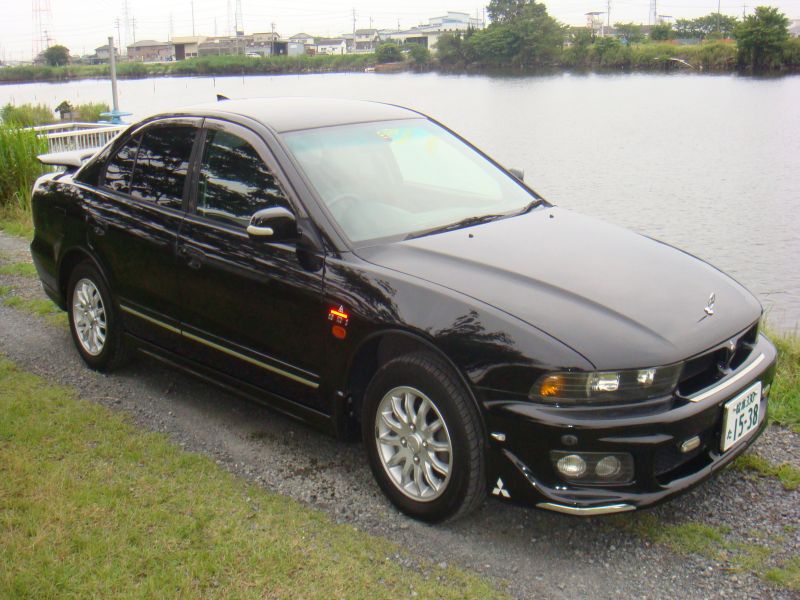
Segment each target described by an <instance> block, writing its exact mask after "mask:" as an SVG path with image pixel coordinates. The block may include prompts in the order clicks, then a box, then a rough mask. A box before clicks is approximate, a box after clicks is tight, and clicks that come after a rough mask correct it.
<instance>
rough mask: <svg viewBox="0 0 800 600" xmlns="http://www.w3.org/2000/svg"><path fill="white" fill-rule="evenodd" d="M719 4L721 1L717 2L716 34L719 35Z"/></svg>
mask: <svg viewBox="0 0 800 600" xmlns="http://www.w3.org/2000/svg"><path fill="white" fill-rule="evenodd" d="M721 3H722V0H717V33H719V32H720V24H719V17H720V15H719V7H720V4H721Z"/></svg>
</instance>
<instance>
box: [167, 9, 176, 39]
mask: <svg viewBox="0 0 800 600" xmlns="http://www.w3.org/2000/svg"><path fill="white" fill-rule="evenodd" d="M173 37H175V21H174V20H173V18H172V13H169V40H168V41H170V42H171V41H172V38H173Z"/></svg>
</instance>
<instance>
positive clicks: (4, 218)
mask: <svg viewBox="0 0 800 600" xmlns="http://www.w3.org/2000/svg"><path fill="white" fill-rule="evenodd" d="M0 230H2V231H5V232H6V233H8V234H9V235H15V236H17V237H21V238H25V239H26V240H32V239H33V219H32V218H31V213H30V211H28V210H23V209H21V208H19V207H16V206H9V207H6V208H3V206H2V203H1V202H0Z"/></svg>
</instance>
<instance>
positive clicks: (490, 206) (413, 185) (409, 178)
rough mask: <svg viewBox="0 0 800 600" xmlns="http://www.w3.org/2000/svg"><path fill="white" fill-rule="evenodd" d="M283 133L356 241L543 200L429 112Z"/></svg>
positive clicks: (420, 229)
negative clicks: (424, 115) (429, 117)
mask: <svg viewBox="0 0 800 600" xmlns="http://www.w3.org/2000/svg"><path fill="white" fill-rule="evenodd" d="M283 138H284V140H285V141H286V144H287V145H288V146H289V149H290V150H291V152H292V153H293V154H294V156H295V157H296V158H297V160H298V161H299V163H300V165H301V166H302V168H303V170H304V171H305V173H306V175H307V176H308V178H309V179H310V180H311V183H312V184H313V186H314V188H315V189H316V191H317V193H318V194H319V196H320V198H322V201H323V202H324V203H325V205H326V206H327V207H328V210H329V211H330V213H331V215H333V218H334V219H336V222H337V223H338V224H339V226H340V227H341V228H342V229H343V230H344V232H345V234H346V235H347V237H348V238H350V240H351V241H352V242H355V243H363V242H365V241H369V240H375V239H379V238H387V237H393V236H401V237H406V236H409V235H413V234H417V233H422V232H425V231H427V230H433V229H438V228H440V227H444V226H447V225H449V224H453V223H458V222H461V221H464V224H465V225H466V224H469V219H471V218H474V217H484V216H486V215H506V214H513V213H514V212H518V211H520V210H523V209H524V208H525V207H526V206H528V205H529V204H530V203H531V202H532V201H534V200H536V197H535V196H533V195H532V194H531V192H530V191H528V190H527V189H526V188H524V187H523V186H522V185H520V184H519V182H517V180H516V179H514V178H513V177H512V176H511V175H509V174H508V173H506V172H505V171H503V170H502V169H499V168H498V167H496V166H495V165H493V164H492V163H491V162H489V161H488V160H486V158H484V157H483V156H481V155H480V154H479V153H478V152H476V151H475V150H473V149H472V148H471V147H469V146H468V145H467V144H465V143H464V142H462V141H461V140H459V139H458V138H457V137H455V136H454V135H452V134H451V133H449V132H448V131H447V130H445V129H443V128H442V127H439V126H438V125H436V124H434V123H432V122H430V121H428V120H427V119H410V120H403V121H382V122H377V123H360V124H357V125H342V126H338V127H325V128H321V129H309V130H305V131H296V132H292V133H287V134H284V135H283Z"/></svg>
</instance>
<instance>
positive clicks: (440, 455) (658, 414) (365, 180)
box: [31, 98, 776, 521]
mask: <svg viewBox="0 0 800 600" xmlns="http://www.w3.org/2000/svg"><path fill="white" fill-rule="evenodd" d="M81 158H82V157H80V156H75V155H74V154H66V155H56V156H53V155H50V156H46V157H43V160H44V161H45V162H48V163H54V164H61V165H63V166H65V167H66V169H65V170H63V171H62V172H60V173H58V174H49V175H46V176H44V177H42V178H41V179H40V180H39V181H38V182H37V183H36V186H35V189H34V194H33V216H34V224H35V227H36V234H35V237H34V240H33V243H32V245H31V252H32V254H33V258H34V261H35V263H36V267H37V269H38V272H39V276H40V277H41V280H42V283H43V285H44V289H45V290H46V291H47V293H48V294H49V295H50V297H51V298H53V299H54V300H55V301H56V302H57V303H58V304H59V305H60V306H61V307H62V308H65V309H66V310H67V311H68V313H69V322H70V327H71V330H72V336H73V338H74V340H75V344H76V347H77V349H78V352H79V353H80V355H81V356H82V358H83V360H84V361H85V362H86V364H88V365H89V367H91V368H94V369H99V370H110V369H112V368H114V367H116V366H118V365H120V364H122V363H123V362H124V360H125V359H126V357H128V356H129V355H130V354H131V352H132V351H136V352H141V353H144V354H146V355H148V356H151V357H153V358H156V359H158V360H161V361H163V362H165V363H168V364H169V365H173V366H175V367H177V368H180V369H183V370H185V371H188V372H190V373H193V374H195V375H197V376H199V377H202V378H204V379H206V380H208V381H209V382H213V383H216V384H218V385H220V386H222V387H224V388H226V389H228V390H232V391H235V392H237V393H240V394H244V395H246V396H248V397H251V398H254V399H257V400H260V401H264V402H267V403H269V404H270V405H271V406H273V407H274V408H276V409H277V410H280V411H283V412H285V413H288V414H290V415H292V416H294V417H296V418H299V419H302V420H303V421H306V422H308V423H311V424H313V425H315V426H318V427H320V428H322V429H324V430H327V431H329V432H332V433H334V434H336V435H338V436H340V437H341V438H344V439H348V438H354V437H356V436H359V435H360V436H361V437H362V438H363V442H364V448H365V450H366V453H367V456H368V459H369V462H370V465H371V467H372V470H373V472H374V474H375V477H376V479H377V481H378V483H379V484H380V486H381V488H382V489H383V491H384V492H385V493H386V495H387V496H388V497H389V498H390V499H391V501H392V502H394V504H396V505H397V506H398V507H399V508H400V509H401V510H403V511H405V512H406V513H408V514H410V515H413V516H414V517H417V518H420V519H424V520H427V521H440V520H443V519H446V518H453V517H456V516H461V515H464V514H467V513H469V512H470V511H471V510H473V509H474V508H475V507H477V506H478V505H479V504H480V503H481V502H482V501H483V500H484V498H485V497H486V495H487V494H492V495H493V496H494V497H496V498H498V499H500V500H502V501H511V502H520V503H524V504H528V505H534V506H538V507H540V508H545V509H549V510H554V511H558V512H562V513H568V514H575V515H597V514H605V513H615V512H622V511H629V510H634V509H636V508H640V507H644V506H648V505H652V504H654V503H656V502H660V501H662V500H664V499H666V498H669V497H671V496H674V495H676V494H678V493H680V492H683V491H685V490H687V489H688V488H690V487H691V486H693V485H695V484H697V483H698V482H700V481H702V480H704V479H706V478H707V477H709V476H710V475H711V474H712V473H714V472H715V471H718V470H719V469H721V468H722V467H724V466H725V465H727V464H728V463H730V462H731V460H732V459H733V458H734V457H735V456H737V455H739V454H740V453H741V452H742V451H743V450H744V449H745V448H746V447H747V446H748V445H749V444H751V443H752V442H753V440H754V439H755V438H756V437H757V436H758V435H759V434H760V432H761V431H762V430H763V428H764V426H765V424H766V412H767V398H768V395H769V390H770V384H771V382H772V378H773V376H774V371H775V359H776V352H775V349H774V347H773V346H772V345H771V344H770V343H769V341H768V340H767V339H766V338H765V337H764V336H763V335H762V334H761V333H760V332H759V322H760V318H761V313H762V309H761V306H760V304H759V302H758V301H757V300H756V299H755V298H754V297H753V295H752V294H750V293H749V292H748V291H747V290H746V289H745V288H744V287H742V286H741V285H740V284H739V283H737V282H736V281H734V280H733V279H731V278H730V277H728V276H726V275H725V274H723V273H721V272H720V271H718V270H717V269H715V268H714V267H712V266H710V265H708V264H706V263H705V262H702V261H701V260H698V259H697V258H694V257H692V256H690V255H688V254H686V253H684V252H681V251H680V250H676V249H675V248H672V247H670V246H668V245H666V244H663V243H660V242H657V241H655V240H652V239H649V238H647V237H643V236H641V235H637V234H635V233H632V232H630V231H627V230H625V229H621V228H619V227H615V226H613V225H610V224H607V223H604V222H601V221H598V220H594V219H590V218H587V217H584V216H581V215H578V214H575V213H573V212H570V211H567V210H563V209H559V208H556V207H555V206H553V205H552V204H550V203H548V202H546V201H545V200H543V199H542V198H541V197H540V196H539V195H537V194H536V193H535V192H534V191H533V190H531V189H530V188H529V187H527V186H526V185H525V184H524V183H523V182H522V176H521V173H519V172H517V171H509V170H506V169H504V168H503V167H501V166H500V165H498V164H497V163H496V162H494V161H493V160H492V159H491V158H489V157H487V156H486V155H485V154H483V153H482V152H480V151H479V150H478V149H476V148H475V147H474V146H472V145H471V144H469V142H467V141H465V140H464V139H462V138H461V137H459V136H458V135H457V134H455V133H453V132H452V131H450V130H448V129H447V128H445V127H443V126H442V125H440V124H439V123H437V122H436V121H434V120H432V119H430V118H428V117H426V116H424V115H422V114H420V113H418V112H415V111H413V110H409V109H405V108H400V107H397V106H390V105H386V104H378V103H370V102H356V101H345V100H332V99H331V100H327V99H310V98H281V99H259V100H229V101H222V102H217V103H214V104H207V105H201V106H197V107H193V108H189V109H186V110H184V111H181V112H178V113H171V114H166V115H160V116H156V117H152V118H149V119H146V120H144V121H142V122H140V123H137V124H135V125H133V126H131V127H129V128H128V129H127V130H126V131H124V132H123V133H122V134H120V135H119V137H118V138H116V139H115V140H113V141H112V142H111V143H110V144H108V145H107V146H106V147H105V148H103V149H102V150H101V151H99V152H98V153H96V154H95V155H94V156H92V157H91V158H90V159H89V160H88V161H86V162H85V163H82V162H81Z"/></svg>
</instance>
